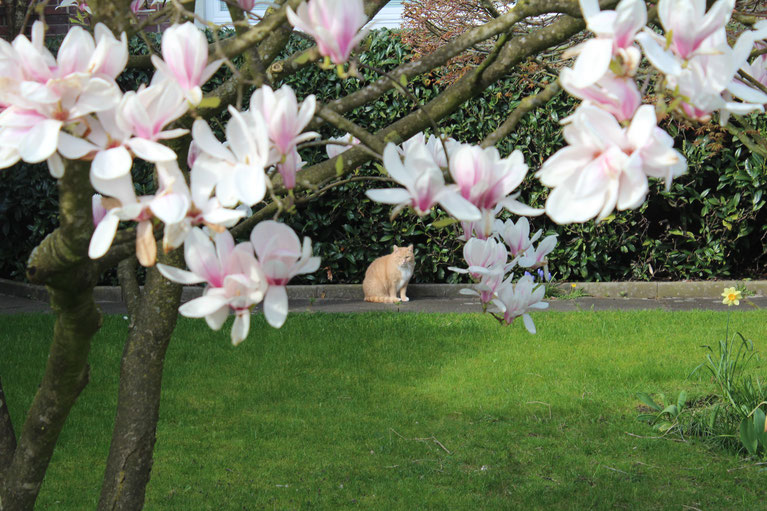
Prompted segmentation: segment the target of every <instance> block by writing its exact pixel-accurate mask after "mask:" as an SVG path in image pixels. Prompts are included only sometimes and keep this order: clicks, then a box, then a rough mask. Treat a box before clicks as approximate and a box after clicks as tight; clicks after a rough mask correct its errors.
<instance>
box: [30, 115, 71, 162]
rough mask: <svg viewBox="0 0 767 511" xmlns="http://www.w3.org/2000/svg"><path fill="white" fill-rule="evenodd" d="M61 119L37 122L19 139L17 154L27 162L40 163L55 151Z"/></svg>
mask: <svg viewBox="0 0 767 511" xmlns="http://www.w3.org/2000/svg"><path fill="white" fill-rule="evenodd" d="M62 124H63V123H62V122H61V121H56V120H53V119H45V120H43V121H40V122H38V123H37V124H36V125H35V126H34V127H33V128H32V129H31V130H29V132H28V133H27V134H26V135H25V136H24V138H23V139H22V140H21V144H20V145H19V155H20V156H21V159H22V160H24V161H25V162H27V163H40V162H42V161H45V160H47V159H48V158H50V157H51V155H52V154H53V153H54V152H56V146H57V145H58V143H59V132H60V131H61V126H62Z"/></svg>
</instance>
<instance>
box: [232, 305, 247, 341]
mask: <svg viewBox="0 0 767 511" xmlns="http://www.w3.org/2000/svg"><path fill="white" fill-rule="evenodd" d="M249 330H250V312H248V311H237V315H236V316H235V317H234V323H232V345H233V346H237V345H238V344H240V343H241V342H242V341H244V340H245V339H246V338H247V337H248V331H249Z"/></svg>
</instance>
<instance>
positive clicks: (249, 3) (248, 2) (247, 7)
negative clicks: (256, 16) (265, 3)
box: [237, 0, 256, 11]
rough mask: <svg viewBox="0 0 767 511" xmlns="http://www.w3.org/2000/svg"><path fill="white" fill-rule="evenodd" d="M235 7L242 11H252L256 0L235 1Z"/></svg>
mask: <svg viewBox="0 0 767 511" xmlns="http://www.w3.org/2000/svg"><path fill="white" fill-rule="evenodd" d="M237 5H238V6H239V7H240V9H242V10H243V11H252V10H253V7H255V5H256V0H237Z"/></svg>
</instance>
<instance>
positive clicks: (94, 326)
mask: <svg viewBox="0 0 767 511" xmlns="http://www.w3.org/2000/svg"><path fill="white" fill-rule="evenodd" d="M89 167H90V164H89V163H88V162H69V163H68V164H67V168H66V172H65V174H64V176H63V177H62V178H61V179H60V180H59V217H60V226H59V228H58V229H56V230H55V231H54V232H53V233H51V234H50V235H49V236H48V237H47V238H45V239H44V240H43V242H42V243H41V244H40V245H39V246H38V247H37V248H36V249H35V250H34V251H33V252H32V255H31V256H30V259H29V264H28V265H27V268H28V269H27V276H28V278H29V279H30V281H32V282H35V283H44V284H46V285H47V288H48V293H49V295H50V297H51V307H52V308H53V311H54V312H55V313H56V315H57V318H56V325H55V326H54V330H53V342H52V343H51V348H50V352H49V355H48V361H47V364H46V368H45V374H44V375H43V380H42V382H41V383H40V387H39V389H38V391H37V394H36V395H35V398H34V400H33V401H32V406H31V407H30V409H29V412H28V413H27V416H26V420H25V422H24V425H23V426H22V429H21V435H20V438H19V443H18V446H17V447H16V449H15V451H14V454H13V459H12V460H11V463H10V465H9V466H8V469H7V471H6V473H5V477H4V479H3V481H2V482H1V483H0V510H11V509H12V510H19V509H32V508H33V507H34V504H35V500H36V499H37V495H38V493H39V491H40V486H41V484H42V482H43V477H44V476H45V471H46V469H47V468H48V463H49V462H50V459H51V456H52V455H53V450H54V447H55V446H56V442H57V440H58V437H59V433H60V432H61V429H62V428H63V426H64V422H65V421H66V418H67V416H68V415H69V412H70V410H71V409H72V406H73V405H74V403H75V400H76V399H77V397H78V396H79V395H80V392H81V391H82V390H83V388H84V387H85V385H86V384H87V383H88V364H87V360H88V352H89V351H90V345H91V338H92V337H93V335H94V334H95V333H96V332H97V331H98V329H99V328H100V326H101V313H100V312H99V310H98V309H97V307H96V304H95V302H94V301H93V287H94V286H95V284H96V281H97V279H98V272H97V271H96V265H95V264H94V263H93V261H91V260H90V259H89V258H88V243H89V241H90V237H91V233H92V232H93V219H92V216H91V194H92V193H93V190H92V189H91V187H90V182H89V177H88V172H89Z"/></svg>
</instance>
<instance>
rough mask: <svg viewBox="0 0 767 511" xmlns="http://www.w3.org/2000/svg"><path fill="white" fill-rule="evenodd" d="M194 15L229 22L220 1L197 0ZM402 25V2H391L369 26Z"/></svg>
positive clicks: (263, 6) (257, 9) (263, 7)
mask: <svg viewBox="0 0 767 511" xmlns="http://www.w3.org/2000/svg"><path fill="white" fill-rule="evenodd" d="M266 6H267V2H263V3H261V5H256V7H255V8H254V9H253V12H255V13H256V14H262V13H263V12H264V11H265V10H266ZM195 13H196V14H197V15H198V16H200V17H202V18H204V19H206V20H208V21H212V22H213V23H216V24H218V25H225V24H227V23H229V22H231V21H232V20H231V18H230V17H229V10H228V9H227V7H226V3H224V2H222V1H221V0H197V2H196V4H195ZM401 25H402V0H391V1H390V2H389V3H388V4H386V6H385V7H383V8H382V9H381V10H380V11H379V12H378V14H377V15H376V17H375V18H373V21H372V22H371V24H369V25H368V26H370V27H371V28H384V27H385V28H399V27H400V26H401Z"/></svg>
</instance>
